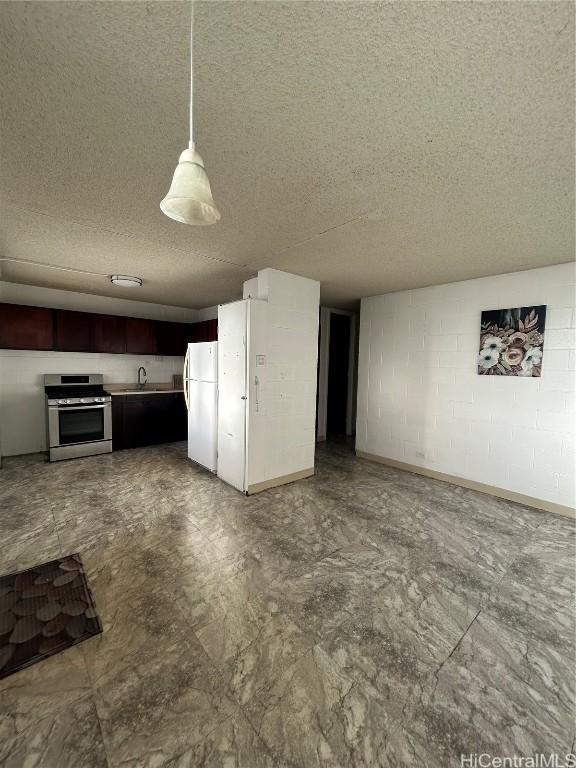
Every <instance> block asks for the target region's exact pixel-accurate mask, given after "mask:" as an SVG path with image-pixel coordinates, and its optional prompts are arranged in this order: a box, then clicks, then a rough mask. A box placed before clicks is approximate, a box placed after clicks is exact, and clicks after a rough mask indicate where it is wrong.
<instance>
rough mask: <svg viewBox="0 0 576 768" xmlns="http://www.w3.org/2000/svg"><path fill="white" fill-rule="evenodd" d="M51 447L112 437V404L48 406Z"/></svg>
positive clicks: (92, 441)
mask: <svg viewBox="0 0 576 768" xmlns="http://www.w3.org/2000/svg"><path fill="white" fill-rule="evenodd" d="M48 428H49V436H50V448H58V447H61V446H64V445H76V444H78V443H95V442H99V441H101V440H111V439H112V404H111V403H103V404H102V405H100V404H98V405H70V406H61V405H50V406H48Z"/></svg>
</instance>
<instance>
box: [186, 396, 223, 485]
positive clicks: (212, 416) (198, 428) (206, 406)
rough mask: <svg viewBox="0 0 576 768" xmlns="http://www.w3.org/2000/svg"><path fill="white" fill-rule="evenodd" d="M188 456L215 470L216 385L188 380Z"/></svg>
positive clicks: (216, 445) (216, 442) (216, 437)
mask: <svg viewBox="0 0 576 768" xmlns="http://www.w3.org/2000/svg"><path fill="white" fill-rule="evenodd" d="M188 403H189V410H188V458H190V459H192V461H195V462H197V463H198V464H201V465H202V466H203V467H206V469H209V470H210V471H212V472H216V466H217V450H218V436H217V434H218V433H217V430H218V413H217V408H218V385H217V384H214V383H212V382H205V381H188Z"/></svg>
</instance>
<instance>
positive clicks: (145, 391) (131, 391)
mask: <svg viewBox="0 0 576 768" xmlns="http://www.w3.org/2000/svg"><path fill="white" fill-rule="evenodd" d="M104 389H105V390H106V392H108V394H109V395H112V397H114V396H115V395H169V394H171V393H174V392H183V391H184V390H183V389H177V388H176V389H175V388H174V387H166V388H162V387H153V386H151V387H145V388H142V389H139V388H138V386H137V385H134V386H133V387H127V388H122V389H120V388H118V389H116V388H114V389H113V388H112V387H106V386H105V387H104Z"/></svg>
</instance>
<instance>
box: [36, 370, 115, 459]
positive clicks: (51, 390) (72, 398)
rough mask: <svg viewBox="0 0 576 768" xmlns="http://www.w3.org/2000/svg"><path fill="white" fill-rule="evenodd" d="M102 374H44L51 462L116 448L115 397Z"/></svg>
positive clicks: (91, 454) (105, 451)
mask: <svg viewBox="0 0 576 768" xmlns="http://www.w3.org/2000/svg"><path fill="white" fill-rule="evenodd" d="M102 384H103V377H102V374H97V373H90V374H47V375H46V376H45V377H44V390H45V393H46V412H47V424H48V445H49V450H50V461H59V460H61V459H73V458H77V457H80V456H93V455H95V454H99V453H109V452H110V451H111V450H112V398H111V397H110V395H109V394H108V393H107V392H105V390H104V387H103V386H102Z"/></svg>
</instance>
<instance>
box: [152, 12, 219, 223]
mask: <svg viewBox="0 0 576 768" xmlns="http://www.w3.org/2000/svg"><path fill="white" fill-rule="evenodd" d="M193 42H194V0H191V2H190V141H189V143H188V149H185V150H184V152H182V154H181V155H180V159H179V160H178V165H177V166H176V170H175V171H174V178H173V179H172V184H171V185H170V189H169V190H168V194H167V195H166V197H165V198H164V200H162V202H161V203H160V210H161V211H162V213H165V214H166V216H169V217H170V218H171V219H175V220H176V221H180V222H182V224H194V225H203V224H214V223H216V222H217V221H218V220H219V219H220V212H219V210H218V208H216V204H215V203H214V199H213V197H212V191H211V190H210V181H209V180H208V175H207V173H206V171H205V170H204V162H203V160H202V158H201V157H200V155H199V154H198V152H196V147H195V145H194V65H193V50H194V46H193Z"/></svg>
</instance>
